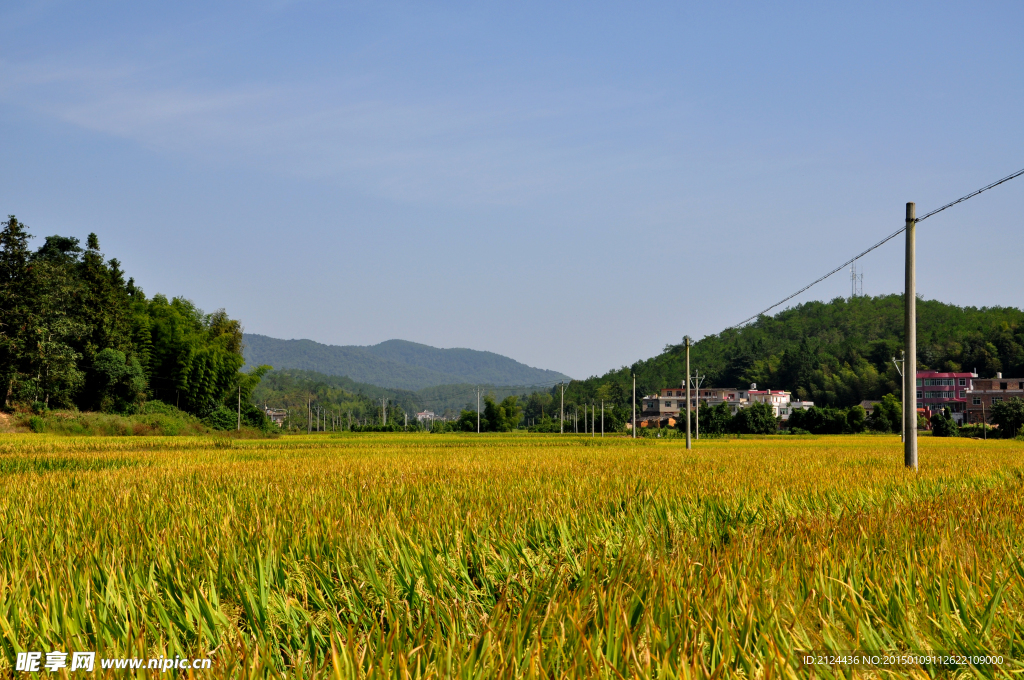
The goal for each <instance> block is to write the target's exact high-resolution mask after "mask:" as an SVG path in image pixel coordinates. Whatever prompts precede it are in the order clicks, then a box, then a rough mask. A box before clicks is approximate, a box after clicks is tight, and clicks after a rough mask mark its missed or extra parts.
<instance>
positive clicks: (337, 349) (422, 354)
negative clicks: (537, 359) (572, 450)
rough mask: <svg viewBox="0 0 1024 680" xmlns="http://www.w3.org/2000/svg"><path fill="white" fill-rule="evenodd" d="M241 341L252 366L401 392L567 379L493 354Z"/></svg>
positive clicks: (411, 345)
mask: <svg viewBox="0 0 1024 680" xmlns="http://www.w3.org/2000/svg"><path fill="white" fill-rule="evenodd" d="M244 342H245V350H244V351H245V358H246V361H247V362H248V363H249V365H252V366H259V365H261V364H269V365H271V366H274V367H275V368H278V369H284V368H290V369H300V370H306V371H316V372H318V373H323V374H326V375H335V376H347V377H349V378H351V379H352V380H353V381H356V382H360V383H368V384H371V385H378V386H380V387H389V388H396V389H403V390H419V389H422V388H424V387H431V386H435V385H451V384H457V383H474V384H476V383H479V384H487V385H542V384H551V383H554V382H557V381H559V380H566V381H568V380H569V377H568V376H566V375H563V374H561V373H558V372H556V371H548V370H544V369H540V368H532V367H530V366H527V365H525V364H522V363H520V362H518V361H515V360H514V359H510V358H508V357H505V356H501V355H500V354H495V353H494V352H481V351H477V350H472V349H438V348H436V347H430V346H428V345H421V344H418V343H415V342H407V341H405V340H388V341H387V342H382V343H380V344H379V345H371V346H368V347H363V346H357V345H346V346H338V345H323V344H320V343H318V342H314V341H312V340H279V339H277V338H270V337H267V336H265V335H255V334H251V333H246V334H245V336H244Z"/></svg>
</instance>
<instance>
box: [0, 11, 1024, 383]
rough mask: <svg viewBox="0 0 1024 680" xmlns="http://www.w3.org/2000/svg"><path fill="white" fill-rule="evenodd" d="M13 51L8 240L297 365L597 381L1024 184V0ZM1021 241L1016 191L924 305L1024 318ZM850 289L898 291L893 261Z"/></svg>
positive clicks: (313, 28) (445, 25)
mask: <svg viewBox="0 0 1024 680" xmlns="http://www.w3.org/2000/svg"><path fill="white" fill-rule="evenodd" d="M0 25H3V26H4V27H5V30H4V40H3V41H2V42H0V148H2V150H3V162H0V212H2V213H3V214H10V213H13V214H16V215H17V216H18V217H19V218H20V219H22V220H23V221H25V222H26V223H27V224H28V225H29V226H30V228H31V229H32V231H33V233H34V234H36V235H37V236H38V237H42V236H45V235H50V234H54V233H59V234H65V235H74V236H79V237H81V238H84V236H85V235H86V234H87V233H89V232H90V231H95V232H97V233H98V234H99V236H100V242H101V244H102V247H103V250H104V252H105V253H106V254H107V255H108V256H110V257H117V258H119V259H120V260H121V261H122V262H123V263H124V266H125V268H126V269H127V271H128V272H129V274H131V275H133V276H134V277H135V279H136V281H138V282H139V284H140V285H141V286H142V287H143V289H144V290H145V291H146V292H147V293H148V294H153V293H157V292H162V293H165V294H168V295H181V296H185V297H188V298H190V299H192V300H194V301H195V302H196V303H197V304H198V305H200V306H201V307H203V308H204V309H207V310H213V309H216V308H220V307H224V308H226V309H227V311H228V313H229V314H230V315H232V316H233V317H236V318H239V319H241V320H242V322H243V324H244V325H245V327H246V329H247V330H248V331H250V332H255V333H264V334H267V335H271V336H276V337H282V338H311V339H314V340H318V341H321V342H326V343H331V344H373V343H377V342H380V341H383V340H387V339H390V338H404V339H408V340H413V341H417V342H424V343H427V344H431V345H435V346H440V347H471V348H475V349H485V350H491V351H495V352H500V353H502V354H506V355H509V356H512V357H514V358H516V359H518V360H520V361H524V362H526V363H528V364H530V365H534V366H539V367H543V368H551V369H555V370H560V371H563V372H566V373H568V374H570V375H572V376H574V377H585V376H587V375H591V374H595V373H603V372H604V371H606V370H608V369H611V368H615V367H618V366H621V365H624V364H629V363H631V362H633V361H635V360H637V359H642V358H646V357H649V356H652V355H654V354H656V353H657V352H658V351H660V349H661V348H662V347H663V346H664V345H665V344H666V343H671V342H678V341H679V339H680V338H681V337H682V336H683V335H685V334H690V335H691V336H693V337H696V338H699V337H701V336H703V335H706V334H710V333H715V332H718V331H719V330H721V329H722V328H724V327H727V326H729V325H732V324H734V323H736V322H738V321H740V320H742V319H744V318H746V317H747V316H749V315H750V314H753V313H755V312H757V311H759V310H760V309H762V308H764V307H766V306H767V305H769V304H771V303H773V302H775V301H776V300H778V299H780V298H782V297H784V296H785V295H788V294H789V293H791V292H793V291H794V290H796V289H798V288H800V287H801V286H803V285H804V284H806V283H808V282H810V281H811V280H813V279H814V278H817V277H818V276H819V275H820V274H822V273H824V272H825V271H827V270H829V269H831V268H832V267H834V266H836V265H838V264H840V263H841V262H842V261H844V260H845V259H847V258H848V257H849V256H852V255H853V254H854V253H856V252H859V251H860V250H862V249H863V248H864V247H866V246H868V245H870V244H871V243H874V242H875V241H877V240H878V239H879V238H881V237H882V236H884V235H886V234H888V233H890V232H892V231H894V230H895V229H896V228H898V227H899V226H900V225H901V224H902V217H903V211H904V204H905V203H906V202H907V201H916V202H917V204H918V210H919V212H921V213H923V212H926V211H927V210H930V209H931V208H934V207H936V206H938V205H940V204H942V203H945V202H946V201H948V200H951V199H953V198H956V197H958V196H960V195H962V194H964V193H966V192H968V191H970V190H972V189H975V188H977V187H979V186H981V185H984V184H986V183H988V182H989V181H991V180H994V179H997V178H999V177H1002V176H1003V175H1006V174H1009V173H1010V172H1012V171H1014V170H1017V169H1019V168H1021V167H1024V133H1022V130H1021V125H1020V121H1021V118H1022V109H1024V106H1022V105H1024V69H1022V68H1021V65H1022V64H1024V40H1021V37H1020V36H1021V33H1020V31H1021V27H1022V26H1024V5H1022V4H1021V3H1019V2H1004V3H995V2H989V3H970V4H965V3H941V2H928V3H925V2H921V3H891V2H886V3H881V2H879V3H856V4H854V3H821V2H815V3H811V2H808V3H771V4H765V3H749V4H744V3H729V2H718V3H703V4H683V3H657V2H651V3H608V2H588V3H550V2H546V3H539V2H518V3H504V4H501V3H480V2H475V3H469V2H467V3H454V2H451V3H399V2H386V1H383V2H373V3H369V2H352V3H345V2H312V1H310V2H302V1H286V0H279V1H277V2H244V3H243V2H239V3H211V2H178V3H160V4H157V3H133V2H92V3H72V2H59V1H51V2H18V1H17V0H13V1H8V2H5V3H3V5H0ZM1022 214H1024V178H1022V179H1020V180H1016V181H1015V182H1012V183H1010V184H1007V185H1005V186H1003V187H1000V188H999V189H996V190H994V191H993V192H991V193H989V194H985V195H983V196H981V197H979V198H976V199H974V200H972V201H970V202H968V203H966V204H964V205H962V206H958V207H957V208H955V209H954V210H950V211H948V212H946V213H943V214H942V215H940V216H936V217H935V218H933V219H932V220H929V221H928V222H925V223H923V224H922V226H921V228H920V234H919V237H918V256H919V261H920V267H919V275H918V280H919V283H918V287H919V291H920V292H921V293H922V294H923V295H924V296H925V297H928V298H935V299H940V300H944V301H947V302H954V303H958V304H973V305H978V306H981V305H1013V306H1020V305H1021V303H1022V299H1024V277H1022V276H1021V275H1020V263H1021V259H1022V256H1024V238H1022V237H1021V233H1022V229H1021V227H1022V218H1021V215H1022ZM40 240H41V238H40ZM37 242H38V241H37ZM863 271H864V274H865V276H864V292H865V293H866V294H880V293H888V292H898V291H899V290H900V289H901V287H902V277H903V270H902V242H901V241H899V242H892V243H890V244H889V245H887V246H885V247H883V248H882V249H880V250H879V251H876V252H875V253H873V254H872V255H870V256H868V257H867V258H866V259H865V261H864V262H863ZM849 290H850V285H849V277H848V275H844V274H843V273H841V274H837V275H836V276H835V277H833V279H830V280H829V281H828V282H826V283H824V284H820V285H819V286H818V287H816V288H814V289H812V290H811V291H808V292H807V293H805V294H804V295H802V296H801V297H800V298H798V299H797V300H796V301H795V302H798V301H803V300H808V299H830V298H832V297H835V296H837V295H843V296H846V295H849Z"/></svg>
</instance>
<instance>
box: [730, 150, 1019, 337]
mask: <svg viewBox="0 0 1024 680" xmlns="http://www.w3.org/2000/svg"><path fill="white" fill-rule="evenodd" d="M1021 175H1024V168H1021V169H1020V170H1018V171H1017V172H1014V173H1011V174H1009V175H1007V176H1006V177H1003V178H1002V179H1000V180H996V181H995V182H992V183H991V184H987V185H985V186H983V187H982V188H980V189H977V190H976V191H972V192H971V193H969V194H967V195H965V196H961V197H960V198H958V199H956V200H955V201H951V202H949V203H947V204H946V205H944V206H942V207H941V208H937V209H935V210H932V211H931V212H930V213H926V214H924V215H922V216H921V217H918V218H917V220H916V221H917V222H923V221H924V220H926V219H928V218H929V217H931V216H932V215H937V214H938V213H940V212H942V211H943V210H945V209H946V208H952V207H953V206H954V205H956V204H957V203H963V202H964V201H966V200H968V199H971V198H974V197H975V196H977V195H978V194H980V193H983V192H985V191H988V190H989V189H993V188H995V187H997V186H999V185H1000V184H1002V183H1004V182H1009V181H1010V180H1011V179H1014V178H1016V177H1020V176H1021ZM906 230H907V225H905V224H904V225H903V226H902V227H900V228H899V229H897V230H896V231H894V232H893V233H891V234H889V235H888V236H886V237H885V238H883V239H882V240H881V241H879V242H878V243H876V244H875V245H873V246H871V247H870V248H868V249H867V250H865V251H864V252H862V253H860V254H859V255H856V256H855V257H852V258H850V259H849V260H847V261H846V262H844V263H842V264H841V265H839V266H838V267H836V268H835V269H833V270H832V271H830V272H829V273H828V274H825V275H824V276H821V277H819V278H817V279H815V280H814V281H812V282H811V283H809V284H807V285H806V286H804V287H803V288H801V289H800V290H798V291H797V292H795V293H793V294H792V295H789V296H787V297H784V298H782V299H781V300H779V301H778V302H776V303H775V304H774V305H772V306H771V307H766V308H765V309H764V310H762V311H760V312H758V313H757V314H755V315H754V316H751V317H749V318H747V319H744V320H743V321H741V322H739V323H738V324H736V325H735V326H730V327H729V328H726V329H725V330H731V329H733V328H740V327H742V326H745V325H747V324H748V323H750V322H751V321H753V320H754V319H756V318H758V317H759V316H762V315H763V314H766V313H767V312H770V311H771V310H773V309H775V308H776V307H778V306H779V305H781V304H784V303H786V302H789V301H790V300H792V299H793V298H795V297H796V296H797V295H799V294H800V293H803V292H804V291H805V290H807V289H808V288H811V287H813V286H816V285H818V284H819V283H821V282H822V281H824V280H825V279H827V278H828V277H830V276H832V275H833V274H835V273H836V272H838V271H840V270H842V269H845V268H846V267H848V266H850V265H851V264H853V263H854V262H856V261H857V260H859V259H860V258H862V257H864V256H865V255H867V254H868V253H870V252H871V251H872V250H875V249H876V248H878V247H880V246H882V245H884V244H885V243H888V242H889V241H891V240H893V239H894V238H896V237H897V236H899V235H900V234H902V233H903V232H904V231H906Z"/></svg>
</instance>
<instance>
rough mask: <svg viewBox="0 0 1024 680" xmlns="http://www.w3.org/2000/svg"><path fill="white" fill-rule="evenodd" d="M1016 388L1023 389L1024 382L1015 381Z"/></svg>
mask: <svg viewBox="0 0 1024 680" xmlns="http://www.w3.org/2000/svg"><path fill="white" fill-rule="evenodd" d="M1017 389H1018V390H1024V382H1019V383H1017Z"/></svg>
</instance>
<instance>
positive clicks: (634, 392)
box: [632, 373, 636, 439]
mask: <svg viewBox="0 0 1024 680" xmlns="http://www.w3.org/2000/svg"><path fill="white" fill-rule="evenodd" d="M632 429H633V439H636V373H634V374H633V428H632Z"/></svg>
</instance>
